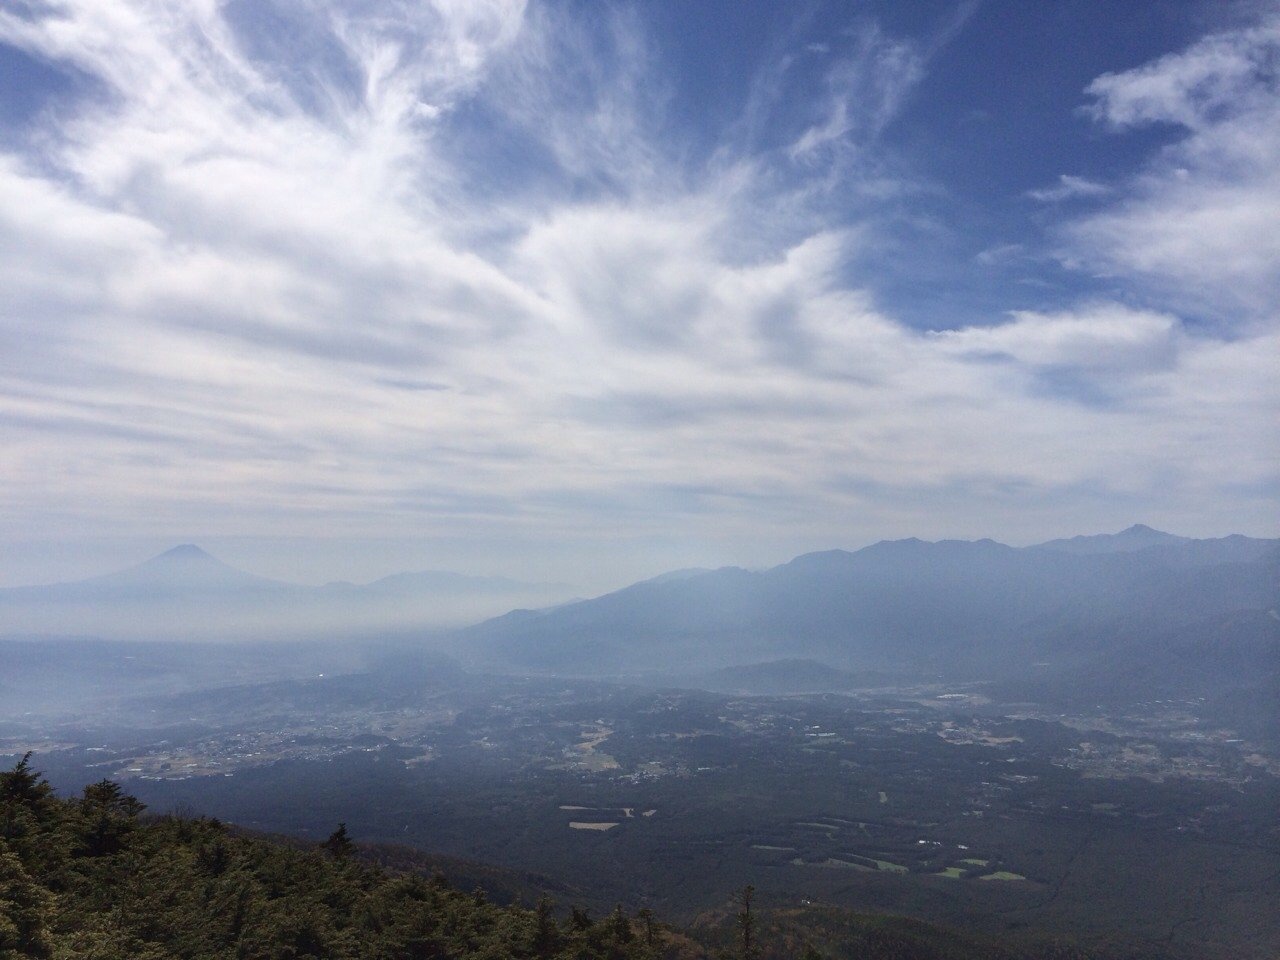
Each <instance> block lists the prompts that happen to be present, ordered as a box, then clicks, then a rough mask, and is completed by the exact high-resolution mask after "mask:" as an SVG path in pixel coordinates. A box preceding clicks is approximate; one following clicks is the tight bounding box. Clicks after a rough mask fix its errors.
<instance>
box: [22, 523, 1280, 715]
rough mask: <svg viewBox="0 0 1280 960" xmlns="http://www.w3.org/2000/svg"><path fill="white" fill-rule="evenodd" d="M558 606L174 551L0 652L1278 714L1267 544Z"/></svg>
mask: <svg viewBox="0 0 1280 960" xmlns="http://www.w3.org/2000/svg"><path fill="white" fill-rule="evenodd" d="M569 593H570V591H569V589H568V588H566V587H563V586H561V585H557V584H539V583H521V582H517V581H512V580H504V579H500V578H484V577H469V576H464V575H462V574H456V573H447V572H422V573H405V574H397V575H394V576H391V577H385V578H383V579H381V580H377V581H374V582H373V583H369V584H364V585H357V584H350V583H331V584H327V585H325V586H321V587H309V586H302V585H299V584H291V583H285V582H282V581H278V580H270V579H267V578H264V577H257V576H253V575H251V574H248V573H245V572H243V571H240V570H237V569H235V568H234V567H231V566H228V565H227V564H225V563H222V562H221V561H219V560H218V559H216V558H215V557H212V556H210V555H209V554H208V553H206V552H205V551H203V550H201V549H200V548H199V547H196V546H194V545H190V544H186V545H183V546H179V547H175V548H174V549H172V550H169V551H167V552H166V553H163V554H161V555H159V556H157V557H154V558H152V559H150V560H148V561H146V562H145V563H142V564H139V565H137V566H135V567H131V568H129V569H127V570H122V571H119V572H117V573H112V574H108V575H105V576H100V577H94V578H91V579H88V580H81V581H77V582H74V583H63V584H52V585H47V586H37V587H20V588H10V589H3V590H0V638H2V637H15V636H19V635H30V634H42V635H82V636H83V635H90V636H100V637H108V638H112V639H118V640H165V639H181V640H209V639H264V638H270V639H291V640H312V639H319V640H329V641H333V640H355V641H360V642H365V641H369V640H372V639H390V640H399V641H406V642H413V643H417V644H419V645H423V644H425V645H428V646H430V647H431V648H433V649H437V650H443V651H446V652H448V653H451V654H453V655H454V656H456V657H458V658H459V659H460V660H461V661H462V662H464V663H465V664H468V665H470V666H473V667H477V668H480V669H487V670H491V669H498V670H503V671H519V672H541V673H550V674H561V675H571V676H594V677H617V676H632V677H635V678H638V679H644V680H645V681H646V682H654V681H660V680H663V679H664V678H665V680H667V681H670V682H672V683H676V684H680V685H686V686H687V685H700V686H705V687H708V688H713V689H722V690H748V691H749V690H761V691H763V690H769V691H774V692H788V691H802V690H828V689H841V688H848V687H851V686H856V685H859V684H862V685H866V684H867V683H870V682H874V681H873V680H869V678H875V677H879V678H884V677H900V676H903V675H913V676H917V677H918V676H936V677H943V678H948V679H982V680H989V681H992V682H995V683H999V684H1004V685H1005V687H1004V688H1003V689H1005V690H1007V691H1008V692H1010V693H1011V694H1016V692H1017V691H1018V690H1020V689H1025V690H1027V691H1029V693H1028V695H1029V696H1030V695H1031V694H1032V693H1034V695H1035V697H1036V698H1037V699H1052V698H1055V697H1056V698H1066V699H1070V698H1080V697H1092V698H1098V699H1107V698H1110V699H1116V698H1126V697H1127V698H1130V699H1132V698H1135V697H1138V698H1140V697H1142V696H1152V697H1156V696H1160V697H1171V696H1184V695H1195V696H1203V697H1206V698H1208V697H1214V698H1219V699H1224V700H1225V701H1229V702H1235V703H1239V704H1240V705H1242V706H1241V709H1244V710H1247V711H1253V712H1255V713H1256V712H1263V713H1265V712H1266V711H1267V710H1269V709H1271V706H1269V705H1272V704H1274V707H1275V710H1274V715H1275V716H1276V717H1280V613H1278V612H1277V610H1278V608H1280V540H1264V539H1254V538H1249V537H1243V536H1229V537H1222V538H1217V539H1207V540H1197V539H1192V538H1188V537H1178V536H1174V535H1172V534H1168V533H1162V532H1160V531H1157V530H1153V529H1151V528H1150V527H1145V526H1141V525H1139V526H1133V527H1130V528H1129V529H1127V530H1124V531H1121V532H1120V533H1117V534H1111V535H1101V536H1088V537H1074V538H1071V539H1065V540H1053V541H1050V542H1048V543H1043V544H1039V545H1037V546H1032V547H1022V548H1015V547H1009V546H1005V545H1003V544H1000V543H996V542H995V541H992V540H977V541H959V540H948V541H941V542H937V543H928V542H925V541H921V540H916V539H909V540H895V541H882V542H880V543H876V544H873V545H871V546H869V547H866V548H864V549H861V550H857V551H854V552H848V551H844V550H830V551H825V552H821V553H809V554H805V555H803V556H799V557H796V558H795V559H794V560H791V561H790V562H788V563H784V564H782V565H780V566H777V567H773V568H771V569H768V570H762V571H751V570H745V569H741V568H738V567H725V568H722V569H719V570H698V569H693V570H679V571H674V572H672V573H669V574H665V575H662V576H659V577H655V578H653V579H650V580H646V581H643V582H640V583H636V584H632V585H631V586H629V587H626V588H624V589H622V590H618V591H615V592H613V593H609V594H606V595H604V596H600V597H596V598H594V599H590V600H578V601H573V602H564V601H565V600H566V597H567V595H568V594H569ZM557 604H558V605H557ZM513 607H515V608H517V609H511V608H513ZM502 610H508V611H509V612H507V613H504V614H502V615H500V616H492V615H493V614H495V613H498V612H500V611H502ZM485 616H491V617H492V618H491V619H488V620H483V619H482V618H483V617H485ZM468 622H469V623H472V624H474V625H473V626H459V625H460V624H465V623H468ZM1011 685H1012V686H1011ZM1232 698H1234V700H1233V699H1232Z"/></svg>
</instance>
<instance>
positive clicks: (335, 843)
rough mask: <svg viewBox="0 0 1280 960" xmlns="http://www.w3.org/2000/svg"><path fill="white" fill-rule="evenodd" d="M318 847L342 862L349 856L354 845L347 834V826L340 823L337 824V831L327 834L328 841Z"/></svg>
mask: <svg viewBox="0 0 1280 960" xmlns="http://www.w3.org/2000/svg"><path fill="white" fill-rule="evenodd" d="M320 847H321V849H323V850H326V851H328V853H330V854H331V855H332V856H334V857H336V858H337V859H339V860H343V859H346V858H347V857H349V856H351V854H352V852H353V851H354V850H355V848H356V845H355V844H354V843H352V842H351V837H350V835H348V833H347V825H346V824H345V823H340V824H338V829H337V830H335V831H333V833H331V834H329V839H328V840H326V841H325V842H324V843H322V844H320Z"/></svg>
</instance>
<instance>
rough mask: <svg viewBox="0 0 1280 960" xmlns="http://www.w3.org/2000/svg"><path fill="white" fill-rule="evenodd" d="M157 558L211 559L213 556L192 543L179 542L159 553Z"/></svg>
mask: <svg viewBox="0 0 1280 960" xmlns="http://www.w3.org/2000/svg"><path fill="white" fill-rule="evenodd" d="M155 559H157V560H213V559H215V558H214V556H213V555H212V554H211V553H209V552H207V551H205V550H202V549H201V548H200V547H198V546H196V545H195V544H194V543H180V544H178V545H177V546H176V547H172V548H171V549H169V550H166V551H165V552H164V553H162V554H160V555H159V556H158V557H156V558H155Z"/></svg>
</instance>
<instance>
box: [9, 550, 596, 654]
mask: <svg viewBox="0 0 1280 960" xmlns="http://www.w3.org/2000/svg"><path fill="white" fill-rule="evenodd" d="M572 594H573V590H572V588H570V587H568V586H566V585H565V584H556V583H523V582H519V581H516V580H508V579H504V578H500V577H474V576H467V575H465V574H460V573H451V572H447V571H421V572H415V573H399V574H394V575H392V576H389V577H384V578H382V579H380V580H375V581H374V582H372V583H368V584H354V583H341V582H339V583H329V584H325V585H324V586H320V587H312V586H304V585H302V584H296V583H287V582H285V581H281V580H271V579H268V578H266V577H258V576H254V575H253V574H250V573H246V572H244V571H242V570H238V569H236V568H235V567H232V566H230V565H228V564H226V563H223V562H222V561H221V560H219V559H217V558H216V557H214V556H212V555H210V554H209V553H207V552H206V551H204V550H202V549H201V548H200V547H198V546H196V545H194V544H182V545H181V546H177V547H174V548H173V549H171V550H167V551H165V552H164V553H162V554H160V555H159V556H155V557H152V558H151V559H149V560H146V561H144V562H143V563H140V564H138V565H136V566H133V567H129V568H128V569H125V570H120V571H117V572H114V573H109V574H105V575H103V576H98V577H91V578H89V579H86V580H78V581H74V582H69V583H55V584H45V585H39V586H30V587H10V588H5V589H0V637H3V636H14V635H20V634H58V635H68V634H71V635H94V636H104V637H110V638H113V639H128V640H139V639H142V640H164V639H176V640H211V639H279V638H287V639H294V640H300V639H308V638H322V639H334V638H336V637H340V636H344V635H350V636H355V637H369V636H372V635H384V634H386V633H388V632H392V633H395V632H403V631H423V630H438V629H442V628H445V627H456V626H458V625H460V624H465V623H469V622H475V621H476V620H479V619H481V618H483V617H485V616H492V615H493V614H496V613H500V612H501V611H503V610H507V609H510V608H511V607H513V606H521V605H533V606H538V607H542V606H548V605H551V604H554V603H558V602H563V601H565V600H567V599H568V598H570V597H571V596H572Z"/></svg>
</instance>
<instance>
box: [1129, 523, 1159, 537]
mask: <svg viewBox="0 0 1280 960" xmlns="http://www.w3.org/2000/svg"><path fill="white" fill-rule="evenodd" d="M1152 534H1155V535H1156V536H1158V537H1171V536H1173V534H1171V533H1165V532H1164V531H1163V530H1156V529H1155V528H1153V527H1148V526H1147V525H1146V524H1145V523H1135V524H1134V525H1133V526H1131V527H1127V528H1126V529H1124V530H1121V531H1120V532H1119V533H1117V534H1116V536H1117V537H1148V536H1151V535H1152Z"/></svg>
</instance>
